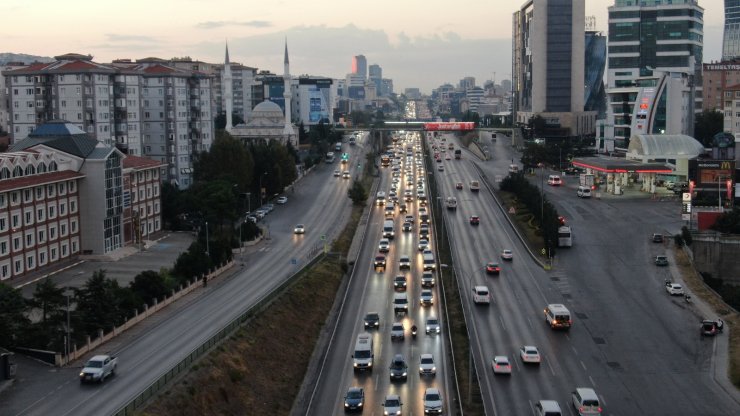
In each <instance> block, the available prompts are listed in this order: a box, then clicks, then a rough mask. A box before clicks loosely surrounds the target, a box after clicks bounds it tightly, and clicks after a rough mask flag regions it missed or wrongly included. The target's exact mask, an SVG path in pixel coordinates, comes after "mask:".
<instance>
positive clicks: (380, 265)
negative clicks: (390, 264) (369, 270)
mask: <svg viewBox="0 0 740 416" xmlns="http://www.w3.org/2000/svg"><path fill="white" fill-rule="evenodd" d="M373 264H374V265H375V268H376V269H383V270H385V256H375V263H373Z"/></svg>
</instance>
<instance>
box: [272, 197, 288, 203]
mask: <svg viewBox="0 0 740 416" xmlns="http://www.w3.org/2000/svg"><path fill="white" fill-rule="evenodd" d="M275 202H277V203H278V205H284V204H285V203H287V202H288V197H287V196H280V197H278V199H277V200H275Z"/></svg>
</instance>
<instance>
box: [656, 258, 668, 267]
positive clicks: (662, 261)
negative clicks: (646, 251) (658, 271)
mask: <svg viewBox="0 0 740 416" xmlns="http://www.w3.org/2000/svg"><path fill="white" fill-rule="evenodd" d="M655 265H656V266H667V265H668V257H666V256H655Z"/></svg>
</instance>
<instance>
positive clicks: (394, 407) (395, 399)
mask: <svg viewBox="0 0 740 416" xmlns="http://www.w3.org/2000/svg"><path fill="white" fill-rule="evenodd" d="M382 406H383V408H384V409H385V410H383V414H384V415H386V416H388V415H394V416H396V415H400V414H401V409H402V408H403V403H401V397H399V396H398V395H397V394H389V395H387V396H385V399H383V403H382Z"/></svg>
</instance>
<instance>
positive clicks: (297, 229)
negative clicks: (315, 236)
mask: <svg viewBox="0 0 740 416" xmlns="http://www.w3.org/2000/svg"><path fill="white" fill-rule="evenodd" d="M293 233H294V234H305V233H306V227H305V226H304V225H303V224H298V225H296V226H295V228H294V229H293Z"/></svg>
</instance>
